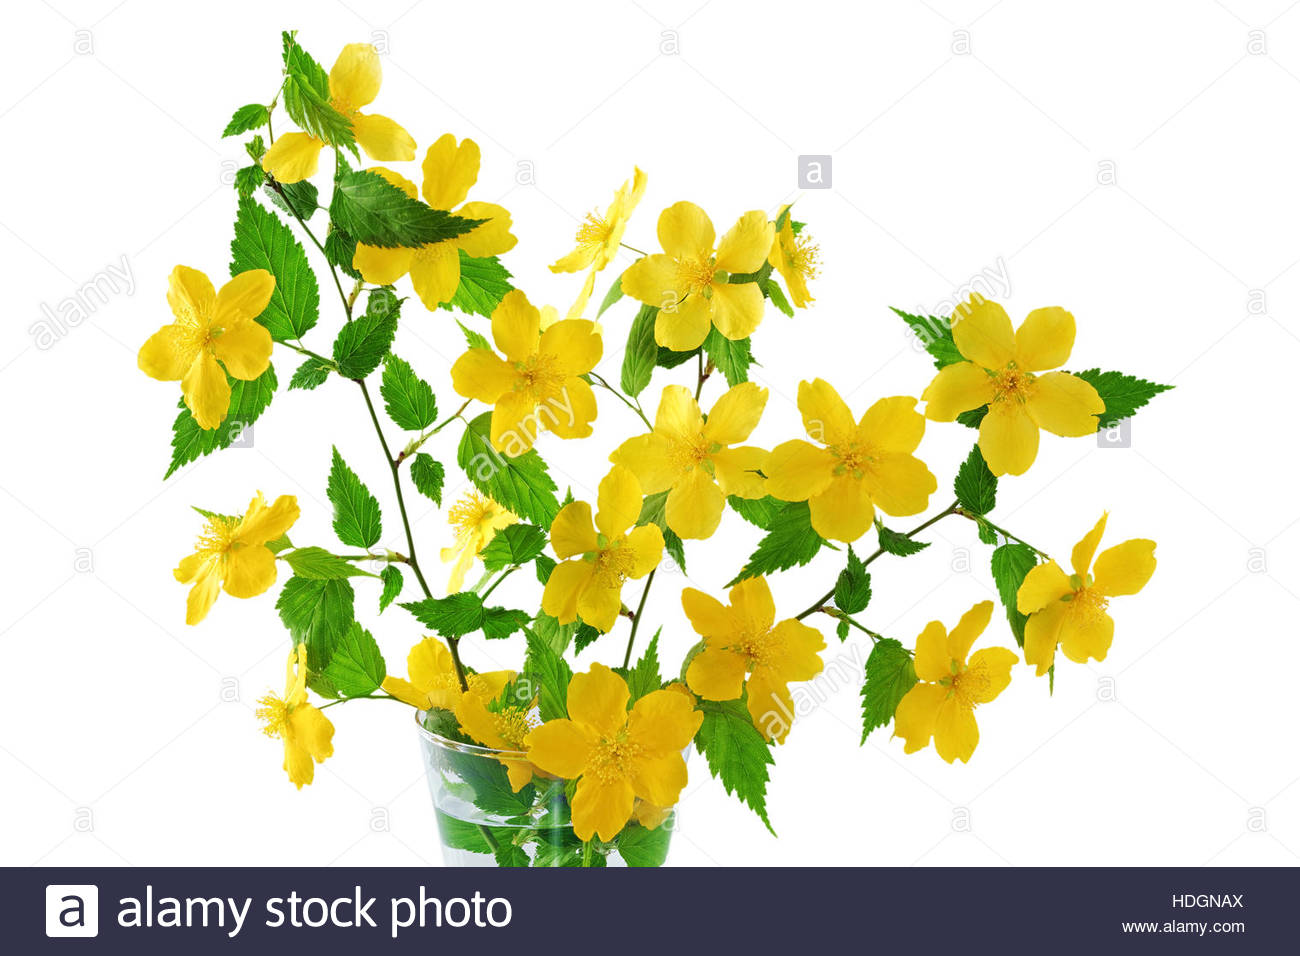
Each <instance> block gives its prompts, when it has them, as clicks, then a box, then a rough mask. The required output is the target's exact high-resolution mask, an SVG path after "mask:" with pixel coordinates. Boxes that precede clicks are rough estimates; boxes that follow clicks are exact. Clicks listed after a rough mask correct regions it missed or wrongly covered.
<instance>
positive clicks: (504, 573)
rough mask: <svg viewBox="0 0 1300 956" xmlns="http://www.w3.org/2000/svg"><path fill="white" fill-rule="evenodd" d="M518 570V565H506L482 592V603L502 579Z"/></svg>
mask: <svg viewBox="0 0 1300 956" xmlns="http://www.w3.org/2000/svg"><path fill="white" fill-rule="evenodd" d="M518 570H519V565H517V564H512V565H510V567H508V568H506V569H505V570H504V571H502V572H501V576H500V577H499V578H497V579H496V580H495V581H493V582H492V583H491V584H490V585H488V589H487V590H486V591H484V592H483V597H482V600H483V603H484V604H486V603H487V599H488V595H489V594H491V593H492V592H493V591H495V590H496V589H497V586H498V585H499V584H500V583H501V582H502V581H504V580H505V579H506V578H508V577H510V575H512V574H514V573H515V572H516V571H518Z"/></svg>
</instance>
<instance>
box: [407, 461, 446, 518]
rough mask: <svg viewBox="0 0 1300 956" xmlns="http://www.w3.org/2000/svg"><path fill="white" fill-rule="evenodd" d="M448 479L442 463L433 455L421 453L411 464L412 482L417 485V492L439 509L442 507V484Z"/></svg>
mask: <svg viewBox="0 0 1300 956" xmlns="http://www.w3.org/2000/svg"><path fill="white" fill-rule="evenodd" d="M446 477H447V474H446V469H444V468H443V467H442V462H440V461H438V460H436V459H435V458H434V457H433V456H432V455H426V454H425V453H424V452H420V453H419V454H418V455H416V456H415V459H414V460H413V461H412V462H411V481H412V482H413V483H414V484H415V490H416V491H418V492H419V493H420V494H422V495H424V496H425V497H426V498H428V499H430V500H431V501H432V502H433V503H434V504H435V505H437V506H438V507H439V508H441V507H442V484H443V482H444V481H445V480H446Z"/></svg>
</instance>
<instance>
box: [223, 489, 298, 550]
mask: <svg viewBox="0 0 1300 956" xmlns="http://www.w3.org/2000/svg"><path fill="white" fill-rule="evenodd" d="M298 515H299V509H298V499H297V498H295V497H294V496H293V495H280V497H278V498H276V499H275V501H273V502H272V503H271V504H270V505H267V503H266V499H265V498H264V497H262V493H261V492H258V493H257V494H256V495H255V496H254V497H253V500H252V501H250V502H249V503H248V510H247V511H245V512H244V517H243V520H242V521H240V522H239V528H238V530H237V532H236V534H237V540H238V541H239V543H240V544H241V545H258V544H266V542H268V541H272V540H274V539H276V538H278V537H280V535H282V534H284V533H285V532H287V531H288V530H289V529H290V528H292V527H293V523H294V522H295V521H297V520H298Z"/></svg>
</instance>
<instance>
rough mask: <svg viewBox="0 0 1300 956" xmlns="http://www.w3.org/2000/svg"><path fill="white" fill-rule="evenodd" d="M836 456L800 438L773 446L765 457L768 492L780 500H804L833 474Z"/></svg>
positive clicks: (820, 489) (817, 491)
mask: <svg viewBox="0 0 1300 956" xmlns="http://www.w3.org/2000/svg"><path fill="white" fill-rule="evenodd" d="M834 468H835V456H834V455H832V454H831V453H830V452H829V451H827V450H826V449H825V448H819V447H817V446H816V445H813V444H810V443H808V442H806V441H802V440H800V439H795V440H794V441H788V442H784V443H782V444H780V445H777V446H776V447H775V448H773V449H772V453H771V454H770V455H769V456H768V459H767V490H768V493H769V494H771V495H772V496H774V497H776V498H780V499H781V500H782V501H807V500H808V499H809V498H812V497H813V496H815V495H819V494H821V493H822V492H823V491H825V490H826V488H827V486H828V485H830V483H831V479H832V478H833V477H834Z"/></svg>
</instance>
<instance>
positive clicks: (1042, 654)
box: [1025, 601, 1068, 677]
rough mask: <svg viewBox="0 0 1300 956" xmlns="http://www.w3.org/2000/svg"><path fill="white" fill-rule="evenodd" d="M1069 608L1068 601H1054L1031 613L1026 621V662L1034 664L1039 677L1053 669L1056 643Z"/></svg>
mask: <svg viewBox="0 0 1300 956" xmlns="http://www.w3.org/2000/svg"><path fill="white" fill-rule="evenodd" d="M1067 610H1068V605H1067V604H1066V602H1064V601H1053V602H1052V603H1051V604H1048V605H1047V606H1046V607H1044V608H1043V609H1042V610H1041V611H1038V612H1036V613H1034V614H1031V615H1029V620H1028V621H1026V622H1025V663H1026V664H1029V665H1031V666H1033V667H1034V668H1035V671H1036V673H1037V674H1038V676H1039V677H1042V676H1043V675H1044V674H1046V673H1047V672H1048V670H1049V669H1051V666H1052V663H1053V661H1054V660H1055V658H1056V645H1057V642H1058V640H1059V639H1060V635H1061V624H1062V623H1063V622H1064V620H1065V615H1066V611H1067Z"/></svg>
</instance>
